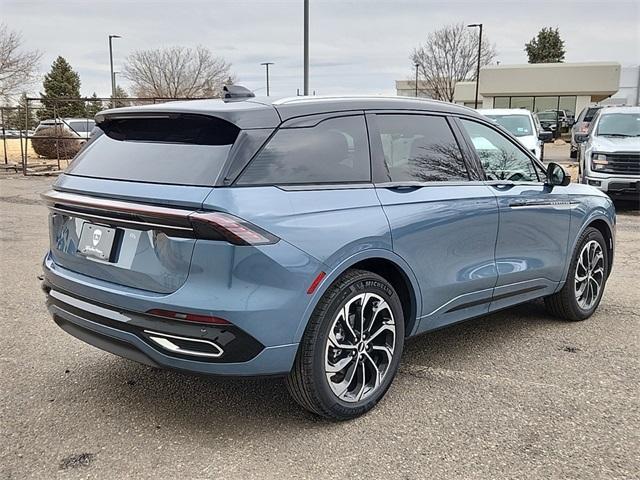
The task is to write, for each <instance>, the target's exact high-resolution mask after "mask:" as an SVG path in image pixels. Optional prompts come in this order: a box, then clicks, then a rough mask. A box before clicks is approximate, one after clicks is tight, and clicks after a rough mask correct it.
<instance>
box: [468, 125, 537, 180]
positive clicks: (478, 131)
mask: <svg viewBox="0 0 640 480" xmlns="http://www.w3.org/2000/svg"><path fill="white" fill-rule="evenodd" d="M461 122H462V125H463V126H464V128H465V130H466V131H467V133H468V134H469V137H471V141H472V142H473V147H474V148H475V150H476V152H477V154H478V157H480V161H481V162H482V166H483V168H484V171H485V173H486V174H487V177H488V178H489V179H490V180H512V181H514V182H537V181H538V175H537V174H536V171H535V169H534V167H533V161H532V160H531V158H529V157H528V156H527V155H526V154H525V153H524V152H522V150H520V149H519V148H518V147H517V146H516V145H515V144H514V143H512V142H511V140H509V139H508V138H507V137H505V136H504V135H501V134H500V133H498V132H497V131H495V130H494V129H492V128H489V127H487V126H485V125H482V124H480V123H477V122H472V121H470V120H461Z"/></svg>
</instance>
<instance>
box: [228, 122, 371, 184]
mask: <svg viewBox="0 0 640 480" xmlns="http://www.w3.org/2000/svg"><path fill="white" fill-rule="evenodd" d="M369 181H371V167H370V163H369V144H368V139H367V128H366V125H365V121H364V116H362V115H359V116H351V117H338V118H330V119H328V120H324V121H322V122H320V123H319V124H317V125H316V126H314V127H301V128H282V129H280V130H278V131H277V132H276V133H275V135H274V136H273V138H272V139H271V140H270V141H269V143H268V144H267V145H266V146H265V147H264V148H263V149H262V151H261V152H260V153H259V154H258V155H257V157H256V158H254V159H253V160H252V161H251V163H250V164H249V166H248V167H247V168H246V170H245V171H244V173H243V174H242V175H241V176H240V178H239V179H238V181H237V184H238V185H274V184H275V185H283V184H312V183H325V184H326V183H346V182H369Z"/></svg>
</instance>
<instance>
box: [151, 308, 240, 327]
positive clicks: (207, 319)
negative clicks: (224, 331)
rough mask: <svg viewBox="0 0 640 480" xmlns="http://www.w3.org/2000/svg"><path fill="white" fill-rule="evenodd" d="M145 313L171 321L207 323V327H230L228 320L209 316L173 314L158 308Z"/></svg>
mask: <svg viewBox="0 0 640 480" xmlns="http://www.w3.org/2000/svg"><path fill="white" fill-rule="evenodd" d="M147 313H148V314H149V315H154V316H156V317H162V318H169V319H171V320H181V321H183V322H194V323H208V324H209V325H231V322H229V321H228V320H225V319H224V318H220V317H214V316H211V315H199V314H196V313H181V312H173V311H171V310H161V309H159V308H154V309H153V310H149V311H148V312H147Z"/></svg>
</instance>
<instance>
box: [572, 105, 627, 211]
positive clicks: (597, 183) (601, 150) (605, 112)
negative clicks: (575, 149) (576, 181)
mask: <svg viewBox="0 0 640 480" xmlns="http://www.w3.org/2000/svg"><path fill="white" fill-rule="evenodd" d="M582 135H583V138H580V134H576V136H577V137H578V138H580V140H581V141H582V142H583V143H581V144H580V159H579V169H580V170H579V171H580V178H581V181H582V182H583V183H586V184H588V185H592V186H594V187H596V188H598V189H600V190H602V191H603V192H606V193H607V194H609V195H610V196H612V197H617V198H629V199H632V200H638V199H640V107H607V108H602V109H600V110H599V111H598V112H597V113H596V115H595V117H594V118H593V120H592V122H591V126H590V128H589V131H588V132H587V133H586V134H582Z"/></svg>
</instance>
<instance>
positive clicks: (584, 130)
mask: <svg viewBox="0 0 640 480" xmlns="http://www.w3.org/2000/svg"><path fill="white" fill-rule="evenodd" d="M579 131H580V133H587V131H589V124H588V123H585V122H582V123H581V124H580V130H579Z"/></svg>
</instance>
